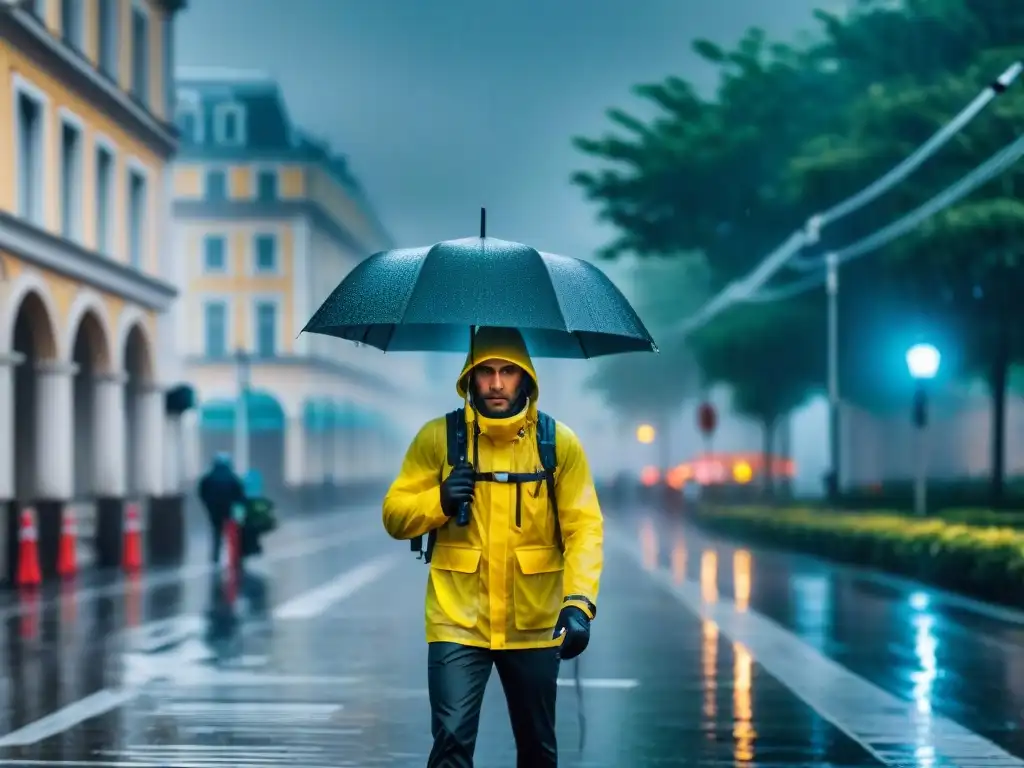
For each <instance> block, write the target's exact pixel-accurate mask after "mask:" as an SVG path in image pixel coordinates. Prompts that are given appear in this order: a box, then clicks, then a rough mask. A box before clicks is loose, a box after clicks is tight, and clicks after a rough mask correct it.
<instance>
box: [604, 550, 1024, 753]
mask: <svg viewBox="0 0 1024 768" xmlns="http://www.w3.org/2000/svg"><path fill="white" fill-rule="evenodd" d="M606 541H608V540H607V539H606ZM611 542H615V539H614V538H612V539H611ZM612 546H613V547H615V548H616V549H619V550H621V551H623V552H624V553H626V554H627V555H628V556H629V557H630V559H632V560H633V561H634V562H635V563H637V564H638V565H639V566H640V567H643V562H642V558H641V557H640V554H639V553H638V552H635V551H634V550H633V549H632V548H631V547H629V545H627V544H624V543H622V542H617V543H612ZM645 571H646V572H647V573H648V574H649V575H650V576H651V577H652V578H653V579H654V580H655V581H656V582H657V583H658V584H659V585H660V586H662V587H664V588H665V590H666V591H668V592H669V593H670V594H672V595H673V596H674V597H675V598H676V599H678V600H679V602H680V603H682V604H683V605H684V606H685V607H686V608H688V609H689V610H690V611H692V612H693V613H694V614H695V615H697V616H699V617H700V618H702V619H704V620H705V621H711V622H714V623H715V624H716V625H718V628H719V630H720V631H721V633H722V634H723V635H725V636H726V637H728V638H729V639H730V640H732V641H733V642H736V643H740V644H742V645H744V646H745V647H746V648H747V650H748V651H749V652H750V654H751V655H752V656H753V658H754V659H755V660H756V661H757V662H758V663H760V664H761V666H762V667H764V668H765V669H766V670H767V671H768V673H769V674H770V675H771V676H772V677H774V678H776V679H777V680H778V681H779V682H781V683H782V684H783V685H785V686H786V687H787V688H789V689H790V690H791V691H793V693H794V694H796V695H797V696H798V697H799V698H800V699H802V700H803V701H804V702H805V703H806V704H807V705H808V706H810V707H811V708H812V709H814V710H815V711H817V712H818V713H819V714H820V715H821V716H822V717H824V718H825V719H826V720H828V721H829V722H831V723H832V724H833V725H835V726H836V727H837V728H838V729H839V730H841V731H843V732H844V733H845V734H846V735H847V736H849V737H850V738H851V739H853V740H854V741H856V742H858V743H859V744H860V745H861V746H863V747H864V749H866V750H867V751H868V752H869V753H870V754H871V755H873V756H874V757H875V758H876V759H878V760H879V761H880V762H882V763H883V764H885V765H892V766H902V765H905V764H906V759H907V757H906V756H907V753H906V751H905V750H900V751H897V750H895V749H893V747H898V746H907V747H910V748H912V749H913V750H914V754H915V758H916V759H919V760H921V761H922V764H926V763H927V764H934V763H937V762H939V761H940V759H942V758H945V760H947V761H949V762H950V763H952V764H953V765H956V766H958V767H959V768H1024V760H1021V759H1020V758H1017V757H1014V756H1013V755H1011V754H1010V753H1009V752H1006V751H1005V750H1003V749H1001V748H1000V747H999V746H998V745H996V744H994V743H992V742H991V741H989V740H988V739H986V738H984V737H983V736H979V735H978V734H976V733H974V732H973V731H970V730H968V729H967V728H964V727H963V726H962V725H959V724H958V723H955V722H953V721H952V720H949V719H947V718H945V717H942V716H940V715H937V714H935V713H934V712H932V711H931V708H930V707H921V706H918V705H917V704H916V703H914V702H910V701H906V700H904V699H900V698H898V697H896V696H893V695H892V694H890V693H888V692H887V691H884V690H882V689H881V688H879V687H878V686H876V685H874V684H873V683H871V682H869V681H867V680H865V679H864V678H862V677H860V676H859V675H856V674H854V673H853V672H851V671H850V670H848V669H846V668H845V667H843V666H841V665H840V664H838V663H836V662H835V661H833V660H832V659H829V658H828V657H826V656H824V655H823V654H822V653H821V652H820V651H818V650H817V649H816V648H814V647H813V646H811V645H809V644H807V643H805V642H804V641H803V640H801V639H800V638H799V637H797V636H796V635H795V634H793V633H792V632H790V631H789V630H787V629H785V628H784V627H782V626H780V625H779V624H777V623H776V622H774V621H772V620H771V619H769V618H768V617H766V616H763V615H761V614H759V613H757V612H756V611H753V610H750V609H746V610H742V611H741V610H739V609H738V608H737V607H736V604H735V603H734V602H733V601H732V600H729V599H727V598H724V597H722V596H719V598H718V600H717V602H713V603H709V602H704V600H703V599H702V597H701V590H700V585H699V584H698V583H696V582H693V581H686V582H684V583H682V584H675V583H674V582H673V579H672V577H671V574H669V573H667V572H666V571H663V570H658V571H657V572H654V573H651V572H650V571H647V570H646V569H645Z"/></svg>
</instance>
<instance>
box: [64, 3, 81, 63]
mask: <svg viewBox="0 0 1024 768" xmlns="http://www.w3.org/2000/svg"><path fill="white" fill-rule="evenodd" d="M84 5H85V4H84V3H83V2H82V0H64V2H63V3H61V8H60V27H61V34H62V36H63V37H64V42H65V43H67V44H68V45H70V46H71V47H72V48H74V49H75V50H76V51H81V50H82V49H83V48H84V46H83V44H82V36H83V32H84V30H85V25H84V19H83V15H82V11H83V10H84Z"/></svg>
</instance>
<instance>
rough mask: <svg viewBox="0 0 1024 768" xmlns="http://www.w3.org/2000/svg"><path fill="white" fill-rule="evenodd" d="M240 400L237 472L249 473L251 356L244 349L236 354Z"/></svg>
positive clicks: (236, 433)
mask: <svg viewBox="0 0 1024 768" xmlns="http://www.w3.org/2000/svg"><path fill="white" fill-rule="evenodd" d="M235 361H236V363H237V366H236V369H237V374H238V399H237V401H236V403H235V451H234V453H235V471H236V472H237V473H238V474H239V475H240V476H242V475H245V473H246V472H248V471H249V374H250V371H249V355H248V354H246V351H245V350H244V349H242V348H239V349H238V351H237V352H236V353H235Z"/></svg>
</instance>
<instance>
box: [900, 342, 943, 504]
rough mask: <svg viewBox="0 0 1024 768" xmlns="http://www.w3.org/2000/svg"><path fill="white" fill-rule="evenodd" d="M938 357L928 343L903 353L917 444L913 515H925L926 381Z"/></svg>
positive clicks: (936, 363)
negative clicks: (911, 389)
mask: <svg viewBox="0 0 1024 768" xmlns="http://www.w3.org/2000/svg"><path fill="white" fill-rule="evenodd" d="M941 361H942V356H941V355H940V354H939V350H938V349H936V348H935V347H934V346H932V345H931V344H915V345H914V346H912V347H911V348H910V349H908V350H907V368H908V369H909V370H910V375H911V377H913V379H914V411H913V423H914V428H915V431H916V442H917V471H916V473H915V476H914V513H915V514H916V515H919V516H921V517H923V516H924V515H926V514H927V513H928V495H927V494H928V382H929V381H931V380H932V379H934V378H935V374H937V373H938V372H939V363H940V362H941Z"/></svg>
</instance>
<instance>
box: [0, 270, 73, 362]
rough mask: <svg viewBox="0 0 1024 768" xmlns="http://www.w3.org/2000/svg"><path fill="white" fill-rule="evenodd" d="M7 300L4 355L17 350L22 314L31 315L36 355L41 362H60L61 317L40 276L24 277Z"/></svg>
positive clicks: (20, 278) (16, 282)
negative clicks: (59, 330) (6, 352)
mask: <svg viewBox="0 0 1024 768" xmlns="http://www.w3.org/2000/svg"><path fill="white" fill-rule="evenodd" d="M7 299H8V300H7V302H6V305H7V312H6V317H4V318H3V330H4V333H3V339H2V344H3V351H9V350H13V349H14V346H15V339H14V334H15V331H16V327H17V323H18V320H19V318H20V317H21V314H22V312H27V313H28V315H27V316H26V320H27V322H28V323H29V329H30V332H31V336H32V346H33V350H34V352H35V354H36V355H37V356H38V358H39V359H40V360H58V359H60V358H61V354H60V350H61V346H62V345H61V343H60V337H59V335H58V332H57V321H56V318H57V317H58V313H57V308H56V306H55V305H54V303H53V297H52V296H51V295H50V291H49V289H48V288H47V285H46V283H45V282H43V280H42V279H41V278H40V277H38V276H37V275H33V274H26V275H22V276H20V277H19V278H18V279H17V281H15V282H14V283H13V284H12V285H11V286H10V287H9V291H8V294H7Z"/></svg>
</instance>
